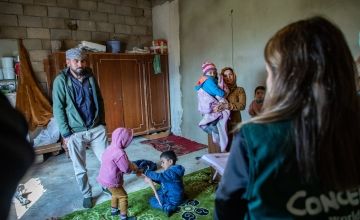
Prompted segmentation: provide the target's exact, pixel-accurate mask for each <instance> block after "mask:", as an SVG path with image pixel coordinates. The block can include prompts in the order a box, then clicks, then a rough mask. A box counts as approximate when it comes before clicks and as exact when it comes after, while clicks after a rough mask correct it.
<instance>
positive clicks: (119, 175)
mask: <svg viewBox="0 0 360 220" xmlns="http://www.w3.org/2000/svg"><path fill="white" fill-rule="evenodd" d="M132 138H133V133H132V130H130V129H127V128H117V129H116V130H115V131H114V132H113V133H112V137H111V144H110V146H109V147H107V148H106V149H105V151H104V153H103V155H102V158H101V167H100V171H99V176H98V177H97V178H96V180H97V181H98V182H99V183H100V184H101V185H102V186H103V187H107V188H115V187H119V186H122V185H123V181H124V180H123V174H124V173H130V172H131V169H130V162H129V159H128V157H127V155H126V152H125V151H124V149H125V148H126V147H127V146H128V145H129V144H130V142H131V141H132Z"/></svg>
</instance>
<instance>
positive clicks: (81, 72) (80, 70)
mask: <svg viewBox="0 0 360 220" xmlns="http://www.w3.org/2000/svg"><path fill="white" fill-rule="evenodd" d="M72 71H73V72H74V73H75V75H76V76H78V77H81V76H84V75H85V73H86V71H85V68H76V69H72Z"/></svg>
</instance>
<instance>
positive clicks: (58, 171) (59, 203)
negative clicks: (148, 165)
mask: <svg viewBox="0 0 360 220" xmlns="http://www.w3.org/2000/svg"><path fill="white" fill-rule="evenodd" d="M141 140H144V139H143V138H135V139H134V140H133V142H132V144H131V145H130V146H129V147H128V148H127V149H126V151H127V154H128V157H129V159H130V160H139V159H147V160H151V161H154V162H155V161H159V156H160V153H161V152H159V151H157V150H155V149H154V148H153V147H151V146H149V145H144V144H141V143H139V142H140V141H141ZM205 153H207V149H202V150H199V151H196V152H193V153H190V154H186V155H183V156H180V157H179V161H178V164H181V165H183V166H184V167H185V170H186V173H185V174H188V173H191V172H194V171H196V170H199V169H202V168H204V167H206V165H205V164H203V163H201V162H199V161H198V160H196V159H195V158H196V157H198V156H201V155H203V154H205ZM87 164H88V166H87V167H88V173H89V178H90V183H91V185H92V186H93V196H94V200H95V201H94V202H96V204H98V203H101V202H103V201H106V200H108V199H110V196H108V195H105V194H103V193H102V192H101V187H100V186H99V185H98V184H97V182H96V180H95V178H96V176H97V174H98V170H99V165H100V164H99V161H98V160H97V159H96V157H95V155H94V154H93V152H92V151H91V149H90V150H87ZM21 183H22V184H24V186H25V192H27V193H29V194H28V199H29V200H31V203H30V204H29V205H27V206H26V207H25V206H21V205H20V203H19V202H18V201H17V200H16V199H14V203H13V204H12V209H11V212H10V216H9V219H10V220H13V219H24V220H28V219H29V220H32V219H33V220H41V219H50V218H51V217H61V216H64V215H65V214H67V213H70V212H73V211H75V210H80V209H83V208H82V195H81V193H80V190H79V189H78V185H77V183H76V180H75V176H74V172H73V168H72V163H71V160H70V159H69V158H67V156H66V155H65V154H60V155H58V156H52V157H50V158H49V159H47V160H45V161H44V162H42V163H39V164H34V165H33V166H32V167H31V168H30V170H29V172H28V173H27V174H26V175H25V177H24V178H23V180H22V181H21ZM146 187H147V185H146V183H144V181H143V180H142V178H138V177H136V175H134V174H130V175H126V176H125V188H126V190H127V192H133V191H137V190H139V189H143V188H146Z"/></svg>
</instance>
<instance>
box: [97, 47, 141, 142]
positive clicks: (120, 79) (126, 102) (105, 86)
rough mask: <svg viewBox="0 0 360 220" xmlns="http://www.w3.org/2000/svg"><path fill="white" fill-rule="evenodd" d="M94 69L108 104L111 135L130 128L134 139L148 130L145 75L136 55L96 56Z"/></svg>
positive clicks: (106, 114)
mask: <svg viewBox="0 0 360 220" xmlns="http://www.w3.org/2000/svg"><path fill="white" fill-rule="evenodd" d="M92 56H93V59H92V61H91V62H92V63H93V69H94V71H95V72H96V77H97V79H98V82H99V86H100V90H101V92H102V95H103V98H104V104H105V118H106V125H107V129H108V132H109V133H110V134H111V132H112V131H113V130H115V129H116V128H118V127H126V128H131V129H133V131H134V135H139V134H144V133H146V130H147V120H146V118H147V115H146V107H145V97H144V96H145V94H144V92H143V87H144V73H143V68H142V61H141V60H139V59H138V57H137V56H136V55H123V54H105V53H104V54H94V55H92Z"/></svg>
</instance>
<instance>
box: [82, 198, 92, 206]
mask: <svg viewBox="0 0 360 220" xmlns="http://www.w3.org/2000/svg"><path fill="white" fill-rule="evenodd" d="M83 207H84V208H86V209H90V208H92V207H93V204H92V197H87V198H84V200H83Z"/></svg>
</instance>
